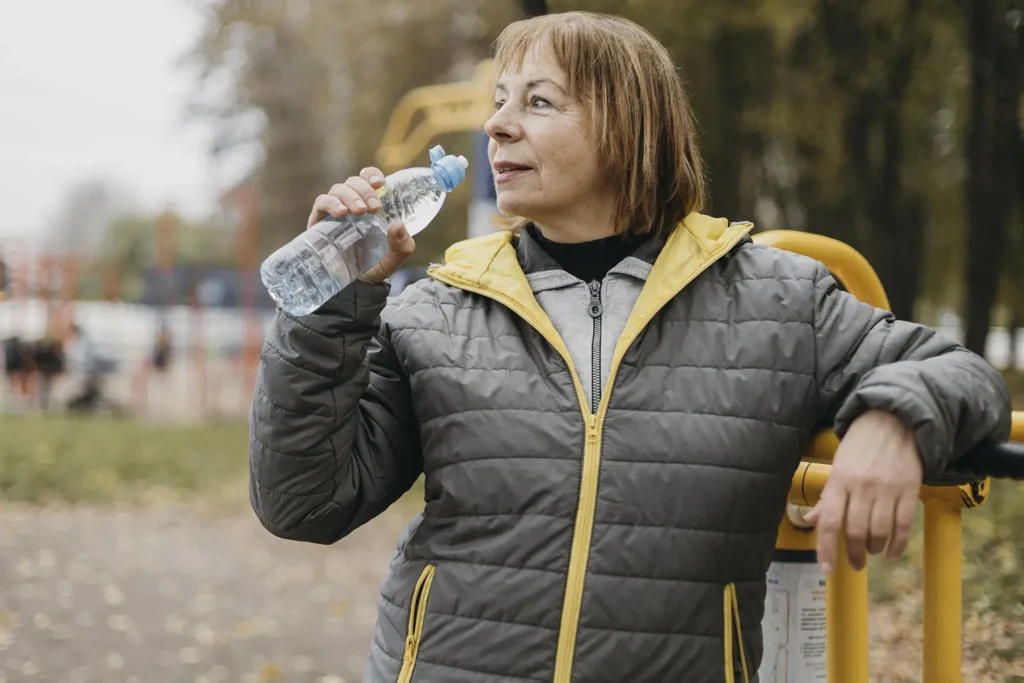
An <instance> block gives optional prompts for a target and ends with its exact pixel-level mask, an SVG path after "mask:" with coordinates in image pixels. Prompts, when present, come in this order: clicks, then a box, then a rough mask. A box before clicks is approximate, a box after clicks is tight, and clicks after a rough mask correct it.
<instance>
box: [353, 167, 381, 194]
mask: <svg viewBox="0 0 1024 683" xmlns="http://www.w3.org/2000/svg"><path fill="white" fill-rule="evenodd" d="M359 177H360V178H362V179H363V180H365V181H366V182H367V183H369V184H370V187H372V188H374V189H375V190H376V189H379V188H381V187H383V186H384V174H383V173H382V172H381V170H380V169H379V168H374V167H373V166H370V167H369V168H364V169H363V170H362V171H360V172H359Z"/></svg>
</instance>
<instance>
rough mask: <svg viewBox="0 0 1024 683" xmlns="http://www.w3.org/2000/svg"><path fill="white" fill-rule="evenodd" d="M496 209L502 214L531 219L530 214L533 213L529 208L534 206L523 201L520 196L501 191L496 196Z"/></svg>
mask: <svg viewBox="0 0 1024 683" xmlns="http://www.w3.org/2000/svg"><path fill="white" fill-rule="evenodd" d="M497 205H498V211H499V212H501V214H502V215H503V216H508V217H510V218H525V219H527V220H532V216H533V215H534V214H535V212H534V211H532V210H531V209H532V208H534V207H533V205H532V203H531V202H529V201H524V198H522V197H516V196H514V195H512V193H502V194H499V195H498V197H497Z"/></svg>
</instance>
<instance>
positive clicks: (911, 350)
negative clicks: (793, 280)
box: [814, 264, 1010, 480]
mask: <svg viewBox="0 0 1024 683" xmlns="http://www.w3.org/2000/svg"><path fill="white" fill-rule="evenodd" d="M814 287H815V292H814V298H815V303H814V332H815V352H816V355H817V359H816V380H817V383H818V392H819V401H820V403H819V408H820V411H819V424H820V425H822V426H827V425H829V424H830V423H831V424H832V426H834V428H835V430H836V433H837V435H838V436H839V437H840V438H842V437H843V436H844V435H845V434H846V431H847V430H848V429H849V427H850V425H851V424H852V423H853V421H854V420H855V419H856V418H857V417H859V416H860V415H861V414H863V413H865V412H867V411H869V410H882V411H885V412H887V413H891V414H893V415H895V416H897V417H898V418H900V420H902V421H903V423H904V424H906V425H907V426H908V427H909V428H910V429H912V430H913V431H914V434H915V436H916V441H917V447H918V451H919V453H920V455H921V459H922V463H923V466H924V475H925V479H926V480H927V479H933V480H934V479H938V478H940V477H941V474H942V472H943V470H944V469H945V467H946V465H947V464H948V463H950V462H952V461H953V460H955V459H956V458H958V457H960V456H961V455H963V454H964V453H965V452H966V451H968V450H969V449H970V448H971V447H972V446H974V445H975V444H977V443H979V442H981V441H983V440H986V439H993V440H997V441H1005V440H1007V439H1008V438H1009V436H1010V397H1009V392H1008V391H1007V388H1006V384H1005V383H1004V381H1003V379H1002V376H1001V375H1000V374H999V372H998V371H996V369H995V368H993V367H992V366H991V365H989V364H988V363H987V362H986V361H985V360H984V359H983V358H981V357H979V356H977V355H976V354H974V353H971V352H970V351H968V350H967V349H965V348H964V347H963V346H961V345H959V344H957V343H956V342H954V341H952V340H950V339H948V338H946V337H944V336H943V335H941V334H939V333H938V332H936V331H934V330H932V329H930V328H928V327H925V326H923V325H917V324H914V323H909V322H904V321H902V320H896V319H895V318H894V317H893V315H892V314H891V313H889V312H887V311H883V310H881V309H877V308H874V307H873V306H869V305H867V304H864V303H862V302H860V301H858V300H857V299H856V298H854V297H853V296H852V295H850V294H848V293H846V292H843V291H841V290H840V289H839V286H838V283H837V282H836V280H835V279H834V278H833V277H832V276H831V275H830V274H829V272H828V271H827V270H826V269H825V267H824V266H823V265H820V264H819V265H818V270H817V272H816V275H815V278H814Z"/></svg>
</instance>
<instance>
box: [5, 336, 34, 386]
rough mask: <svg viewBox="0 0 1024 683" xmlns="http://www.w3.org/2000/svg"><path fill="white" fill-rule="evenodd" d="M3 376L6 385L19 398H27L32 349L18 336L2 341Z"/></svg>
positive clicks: (30, 374)
mask: <svg viewBox="0 0 1024 683" xmlns="http://www.w3.org/2000/svg"><path fill="white" fill-rule="evenodd" d="M3 355H4V375H5V377H6V378H7V385H8V386H9V387H11V389H12V390H13V392H14V393H15V394H17V395H18V396H19V397H20V398H22V399H24V398H26V397H28V395H29V392H30V389H29V384H30V380H31V376H32V355H33V354H32V347H31V344H28V343H27V342H26V341H25V340H24V339H22V338H21V337H19V336H18V335H14V336H11V337H8V338H7V339H4V341H3Z"/></svg>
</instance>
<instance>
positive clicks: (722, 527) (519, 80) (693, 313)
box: [251, 13, 1009, 683]
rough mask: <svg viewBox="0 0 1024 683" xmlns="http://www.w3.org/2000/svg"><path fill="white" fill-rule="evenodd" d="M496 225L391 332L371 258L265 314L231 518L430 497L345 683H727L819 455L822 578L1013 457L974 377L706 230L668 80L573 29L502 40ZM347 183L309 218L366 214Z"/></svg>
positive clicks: (828, 287) (903, 536) (751, 654)
mask: <svg viewBox="0 0 1024 683" xmlns="http://www.w3.org/2000/svg"><path fill="white" fill-rule="evenodd" d="M496 64H497V67H498V73H499V74H500V76H499V78H498V80H497V83H496V86H495V102H494V105H495V111H494V115H493V117H492V118H491V119H490V120H489V121H488V123H487V133H488V135H489V136H490V138H491V140H490V150H489V153H490V160H491V164H492V166H493V169H494V171H495V182H496V188H497V201H498V206H499V209H500V210H501V211H502V212H503V213H505V214H509V215H514V216H517V217H519V218H520V224H519V225H518V226H517V227H518V229H517V230H515V231H502V232H499V233H496V234H493V235H488V236H485V237H482V238H478V239H473V240H469V241H467V242H463V243H461V244H457V245H455V246H453V247H451V248H450V249H449V250H448V252H447V255H446V263H445V264H444V265H441V266H436V267H434V268H432V269H431V271H430V276H431V277H429V278H427V279H425V280H422V281H420V282H417V283H416V284H415V285H413V286H411V287H409V288H408V289H407V290H405V292H403V294H402V295H401V297H399V298H398V299H397V300H395V301H393V302H392V303H391V304H389V305H387V306H385V304H386V299H387V293H388V287H387V285H386V277H387V276H388V275H389V274H390V273H393V272H395V270H396V269H397V268H398V267H399V265H400V264H401V263H402V261H403V260H404V259H405V258H406V257H407V256H408V255H409V254H410V253H411V252H412V250H413V247H414V244H413V240H412V239H411V237H409V236H408V233H406V232H405V231H404V229H403V228H402V227H401V226H393V227H392V229H391V232H390V233H389V244H390V247H391V252H390V253H389V254H388V255H387V256H386V257H385V258H384V259H383V260H382V261H381V263H380V264H378V266H377V267H376V268H374V269H373V270H372V271H371V272H369V273H368V274H367V275H366V276H364V278H363V279H362V280H361V281H359V282H357V283H355V284H354V285H353V286H351V287H349V288H347V289H346V290H345V291H343V292H342V293H340V294H339V295H338V296H336V297H335V298H334V299H333V300H332V301H330V302H329V303H328V304H326V305H325V306H324V307H323V308H322V309H321V310H319V311H317V312H316V313H314V314H312V315H310V316H307V317H304V318H301V319H295V318H291V317H289V316H287V315H285V314H283V313H279V314H278V316H277V318H276V321H275V323H274V326H273V329H272V331H271V332H270V334H269V337H268V339H267V342H266V346H265V348H264V352H263V363H262V365H261V368H260V374H259V379H258V382H257V385H256V394H255V397H254V402H253V413H252V431H251V434H252V437H251V466H252V480H251V482H252V484H251V497H252V502H253V507H254V509H255V511H256V514H257V515H258V516H259V518H260V520H261V521H262V523H263V524H264V525H265V526H266V527H267V528H268V529H269V530H270V531H271V532H273V533H274V534H277V535H279V536H281V537H284V538H290V539H296V540H302V541H308V542H314V543H333V542H335V541H337V540H338V539H340V538H343V537H344V536H345V535H346V534H348V533H350V532H351V531H352V530H354V529H355V528H357V527H359V526H360V525H362V524H365V523H366V522H368V521H369V520H371V519H372V518H373V517H374V516H376V515H378V514H379V513H381V512H382V511H383V510H384V509H385V508H387V507H388V506H389V505H391V504H392V503H393V502H394V501H396V500H397V499H398V498H399V497H400V496H402V494H404V493H405V492H406V491H407V490H408V489H409V488H410V486H411V485H412V484H413V482H414V481H415V480H416V479H417V478H418V477H419V476H420V475H421V474H422V475H424V477H425V479H424V481H425V484H424V485H425V497H426V507H425V510H424V512H423V514H422V515H421V516H419V517H417V519H416V520H415V521H414V522H413V523H412V524H411V525H410V526H409V528H408V531H407V533H406V534H405V535H404V536H403V538H402V539H401V540H400V542H399V549H398V552H397V554H396V555H395V557H394V559H393V561H392V563H391V566H390V568H389V572H388V575H387V578H386V579H385V581H384V584H383V587H382V591H381V598H380V602H379V618H378V625H377V629H376V633H375V635H374V638H373V644H372V649H371V654H370V659H369V663H368V667H367V671H366V675H365V679H364V680H366V681H372V682H378V681H381V682H384V681H387V682H393V681H396V680H397V681H410V680H412V681H417V682H423V683H426V682H428V681H429V682H435V681H436V682H441V681H443V682H444V683H483V682H485V681H486V682H498V681H501V682H502V683H512V682H517V683H518V682H524V681H555V682H556V683H569V682H570V681H573V682H575V683H596V682H599V681H601V682H603V681H609V682H611V681H615V682H620V681H629V682H637V683H639V682H663V681H673V682H675V681H687V682H696V683H701V682H704V681H709V682H710V681H723V680H726V681H734V680H736V681H739V680H742V681H749V680H753V679H754V677H755V675H756V673H755V672H756V670H757V667H758V663H759V661H760V658H761V631H760V622H761V617H762V612H763V607H764V599H765V572H766V570H767V569H768V566H769V563H770V560H771V554H772V549H773V546H774V543H775V537H776V531H777V528H778V525H779V522H780V520H781V518H782V515H783V512H784V508H785V502H786V495H787V491H788V489H789V485H790V480H791V478H792V476H793V473H794V470H795V468H796V466H797V463H798V461H799V459H800V457H801V455H802V454H803V453H804V452H805V451H806V449H807V447H808V445H809V443H810V441H811V438H812V435H813V434H814V433H815V432H816V431H817V430H818V429H819V428H822V427H827V426H834V427H835V428H836V430H837V431H838V433H839V434H840V435H841V436H843V437H844V438H843V442H842V446H841V448H840V450H839V452H838V453H837V454H836V458H835V470H834V474H833V476H832V479H831V481H830V482H829V485H828V488H827V490H826V492H825V494H824V497H823V501H822V503H821V504H820V505H819V507H818V508H817V510H816V511H815V513H814V514H815V515H816V516H817V523H818V525H819V528H820V530H821V542H820V543H821V545H820V547H819V551H820V557H821V562H822V564H823V566H824V569H825V570H826V571H828V570H830V569H831V565H832V564H833V563H834V562H835V561H836V555H837V545H838V540H839V534H840V533H843V534H845V537H846V539H847V542H848V552H849V557H850V560H851V561H852V562H853V563H854V564H855V565H857V566H863V564H864V561H865V554H866V553H867V552H872V553H877V552H880V551H881V550H883V549H884V548H885V547H886V546H888V547H889V548H890V554H892V555H894V556H895V555H898V554H899V553H900V552H902V550H903V548H904V546H905V544H906V541H907V536H908V534H909V528H910V523H911V520H912V517H913V513H914V503H915V501H916V500H917V495H918V487H919V486H920V484H921V481H922V475H932V474H937V473H939V472H941V471H942V470H943V468H944V466H945V465H946V463H948V462H949V461H950V460H951V459H953V458H955V457H957V456H959V455H960V454H962V453H963V452H964V451H966V450H967V449H968V448H969V447H970V446H971V445H973V444H974V443H976V442H978V441H979V440H982V439H984V438H988V437H994V438H997V439H1005V438H1007V437H1008V433H1009V405H1008V403H1009V402H1008V398H1007V393H1006V389H1005V387H1004V385H1003V384H1002V383H1001V380H1000V378H999V376H998V374H997V373H996V372H995V371H994V370H993V369H992V368H991V367H989V366H988V365H987V364H986V363H985V362H984V361H982V360H981V359H980V358H978V357H976V356H974V355H972V354H971V353H969V352H967V351H966V350H964V349H963V348H961V347H959V346H957V345H956V344H954V343H953V342H950V341H948V340H946V339H943V338H941V337H940V336H938V335H937V334H935V333H934V332H933V331H931V330H929V329H927V328H924V327H921V326H918V325H913V324H910V323H906V322H901V321H896V320H893V318H892V317H891V316H890V315H889V314H887V313H885V312H883V311H881V310H877V309H874V308H871V307H870V306H867V305H864V304H861V303H858V302H857V301H856V300H854V299H853V298H851V297H850V296H848V295H846V294H845V293H843V292H841V291H840V290H839V289H838V288H837V286H836V282H835V281H834V280H833V279H832V278H831V277H830V276H829V274H828V273H827V272H826V270H825V268H824V267H823V266H822V265H820V264H818V263H816V262H814V261H812V260H810V259H807V258H803V257H801V256H797V255H794V254H792V253H787V252H783V251H778V250H774V249H770V248H767V247H762V246H757V245H755V244H753V243H752V242H751V240H750V239H749V238H748V236H747V235H748V233H749V231H750V230H751V228H752V226H751V225H750V224H749V223H732V224H730V223H728V222H727V221H725V220H722V219H715V218H710V217H707V216H704V215H702V214H700V213H698V211H699V209H700V206H701V197H702V194H703V185H702V180H701V178H702V175H701V174H702V169H701V162H700V158H699V155H698V152H697V147H696V134H695V124H694V121H693V117H692V115H691V113H690V107H689V105H688V103H687V100H686V98H685V96H684V93H683V89H682V87H681V85H680V81H679V79H678V77H677V75H676V71H675V68H674V66H673V65H672V62H671V60H670V59H669V57H668V55H667V53H666V51H665V49H664V48H663V47H662V46H661V45H660V44H658V43H657V42H656V41H655V40H654V39H653V38H652V37H651V36H650V35H649V34H648V33H646V32H645V31H643V30H642V29H641V28H639V27H638V26H636V25H634V24H632V23H630V22H627V21H624V20H621V19H615V18H610V17H604V16H599V15H592V14H580V13H572V14H558V15H553V16H545V17H540V18H535V19H530V20H527V21H523V22H519V23H516V24H513V25H512V26H510V27H509V28H508V29H506V31H505V32H504V33H503V34H502V36H501V37H500V39H499V40H498V45H497V56H496ZM381 178H382V174H381V173H380V171H378V170H377V169H372V168H371V169H365V170H364V171H363V172H362V173H361V174H360V177H358V178H350V179H349V180H348V181H347V182H346V183H344V184H341V185H336V186H335V187H334V188H333V189H332V190H331V191H330V193H329V194H326V195H323V196H321V197H319V198H318V199H317V200H316V203H315V205H314V208H313V212H312V215H311V216H310V225H312V224H313V223H315V222H317V221H319V220H320V219H321V218H323V217H325V216H327V215H329V214H330V215H335V216H340V215H343V214H345V213H346V212H352V213H357V214H358V213H362V212H364V211H374V210H377V209H378V208H379V204H378V202H377V201H376V197H375V188H378V187H380V186H381V182H382V181H381Z"/></svg>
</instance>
